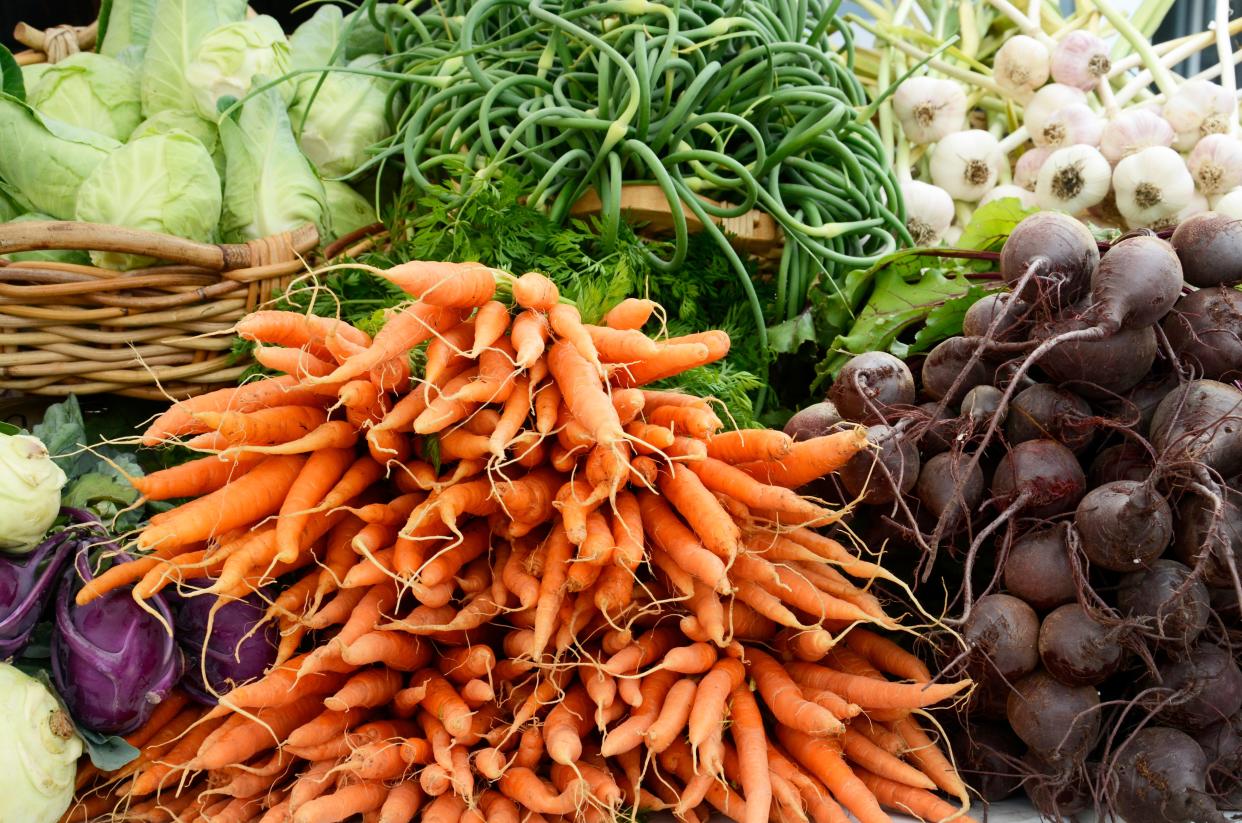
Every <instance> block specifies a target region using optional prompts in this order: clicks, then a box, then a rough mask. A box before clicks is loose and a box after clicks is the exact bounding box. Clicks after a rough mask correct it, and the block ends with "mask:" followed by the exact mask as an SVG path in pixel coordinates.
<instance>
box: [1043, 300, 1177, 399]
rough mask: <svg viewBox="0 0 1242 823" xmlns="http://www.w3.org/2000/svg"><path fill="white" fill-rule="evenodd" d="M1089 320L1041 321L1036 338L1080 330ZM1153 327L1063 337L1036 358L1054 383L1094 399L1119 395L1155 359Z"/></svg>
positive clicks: (1143, 374) (1071, 317)
mask: <svg viewBox="0 0 1242 823" xmlns="http://www.w3.org/2000/svg"><path fill="white" fill-rule="evenodd" d="M1091 326H1092V323H1091V322H1090V321H1089V320H1088V319H1086V318H1084V317H1081V316H1078V315H1068V316H1064V317H1060V318H1058V319H1056V320H1053V321H1050V322H1048V323H1044V324H1041V325H1040V326H1039V328H1038V330H1037V331H1036V335H1037V337H1038V338H1039V339H1041V340H1043V339H1047V338H1049V337H1055V336H1057V335H1060V334H1064V333H1065V332H1072V331H1080V330H1082V329H1087V328H1090V327H1091ZM1156 348H1157V347H1156V329H1155V327H1153V326H1141V327H1139V328H1133V329H1122V330H1120V331H1118V332H1116V333H1114V334H1112V335H1110V336H1108V337H1105V338H1103V339H1100V340H1072V339H1071V340H1063V341H1062V342H1061V343H1059V344H1058V345H1057V346H1056V347H1054V348H1052V349H1051V350H1049V351H1047V352H1045V353H1044V355H1043V356H1042V357H1041V358H1040V359H1039V368H1040V370H1041V371H1042V372H1043V373H1044V374H1045V375H1047V376H1048V379H1049V380H1050V381H1052V382H1053V383H1059V384H1065V385H1067V386H1068V387H1069V388H1072V389H1073V390H1074V391H1075V392H1078V393H1079V394H1081V395H1083V396H1084V397H1089V398H1091V399H1093V400H1101V399H1105V398H1108V397H1112V396H1114V395H1117V394H1122V393H1124V392H1127V391H1129V390H1130V389H1132V388H1134V387H1135V386H1136V385H1138V384H1139V383H1140V382H1141V381H1142V380H1143V378H1145V377H1146V376H1147V375H1148V373H1149V372H1150V371H1151V367H1152V365H1153V364H1154V363H1155V362H1156Z"/></svg>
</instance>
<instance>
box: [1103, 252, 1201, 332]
mask: <svg viewBox="0 0 1242 823" xmlns="http://www.w3.org/2000/svg"><path fill="white" fill-rule="evenodd" d="M1182 283H1183V281H1182V264H1181V261H1179V260H1178V259H1177V254H1176V253H1175V252H1174V251H1173V247H1172V246H1171V245H1169V244H1168V243H1167V242H1165V241H1164V240H1161V239H1160V238H1159V237H1154V236H1151V235H1141V236H1138V237H1127V238H1125V239H1124V240H1120V241H1118V242H1116V243H1114V244H1113V245H1112V248H1110V249H1109V250H1108V253H1107V254H1105V255H1104V257H1103V258H1102V259H1101V260H1100V265H1099V266H1097V267H1096V269H1095V271H1094V272H1093V273H1092V275H1091V296H1092V297H1093V298H1094V299H1095V308H1096V312H1095V314H1096V316H1097V318H1098V320H1099V323H1100V325H1101V326H1104V327H1105V328H1107V329H1109V330H1112V331H1115V330H1117V329H1137V328H1142V327H1143V326H1150V325H1152V324H1153V323H1159V322H1160V320H1161V318H1163V317H1164V316H1165V315H1166V314H1168V313H1169V310H1170V309H1172V308H1173V304H1174V303H1176V302H1177V298H1178V297H1179V296H1180V295H1181V292H1182Z"/></svg>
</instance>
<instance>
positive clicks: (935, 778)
mask: <svg viewBox="0 0 1242 823" xmlns="http://www.w3.org/2000/svg"><path fill="white" fill-rule="evenodd" d="M891 725H892V728H893V731H895V732H896V733H897V734H898V735H899V736H900V738H901V740H902V741H903V742H904V743H905V751H906V752H907V754H909V755H910V759H911V760H913V761H914V763H915V764H916V765H917V766H918V767H919V769H920V770H921V771H922V772H923V774H925V775H927V777H928V778H930V779H931V781H932V783H934V784H935V786H936V788H939V789H940V790H941V791H943V792H947V793H948V794H951V795H953V796H954V797H957V798H959V799H960V800H962V801H963V802H966V801H967V799H968V798H969V796H970V795H969V790H968V789H967V788H966V784H965V783H963V782H962V779H961V778H960V777H959V776H958V774H957V770H956V769H955V768H953V764H952V763H951V762H949V758H947V757H945V755H944V752H942V751H940V748H939V747H938V746H937V745H936V743H935V741H933V740H932V739H931V737H929V736H928V734H927V732H925V731H924V730H923V728H922V727H921V726H920V725H919V723H918V721H917V720H915V718H914V717H913V716H912V715H907V716H906V717H903V718H901V719H899V720H894V721H893V722H892V724H891ZM928 788H931V787H928Z"/></svg>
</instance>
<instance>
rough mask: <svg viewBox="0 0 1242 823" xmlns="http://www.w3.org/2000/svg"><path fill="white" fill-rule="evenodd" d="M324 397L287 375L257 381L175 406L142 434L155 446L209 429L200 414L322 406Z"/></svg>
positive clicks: (145, 442) (220, 390)
mask: <svg viewBox="0 0 1242 823" xmlns="http://www.w3.org/2000/svg"><path fill="white" fill-rule="evenodd" d="M323 404H324V398H323V396H322V395H321V394H318V393H316V392H315V391H314V390H312V389H311V388H309V387H306V386H304V385H302V384H301V382H300V381H299V380H298V378H297V377H295V376H293V375H285V376H282V377H270V378H267V379H264V380H256V381H253V382H251V383H247V384H245V385H243V386H238V387H236V388H226V389H217V390H216V391H213V392H208V393H207V394H202V395H199V396H198V397H192V398H190V399H189V400H182V401H180V402H178V403H176V404H175V405H174V406H173V407H172V408H170V409H169V410H168V411H166V412H164V413H163V414H161V415H160V416H159V417H158V418H156V420H155V422H154V423H152V424H151V425H150V426H149V427H147V430H146V431H145V432H144V433H143V435H142V444H143V445H144V446H155V445H158V444H159V443H162V442H164V441H165V440H167V439H169V438H170V437H175V436H177V435H182V434H196V433H198V432H203V431H207V427H206V426H205V425H203V424H202V423H201V422H199V421H197V420H195V418H194V415H195V414H196V413H197V412H204V411H216V412H224V411H235V412H250V411H256V410H258V409H266V408H270V407H272V406H322V405H323Z"/></svg>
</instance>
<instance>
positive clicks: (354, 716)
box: [285, 708, 367, 747]
mask: <svg viewBox="0 0 1242 823" xmlns="http://www.w3.org/2000/svg"><path fill="white" fill-rule="evenodd" d="M366 717H367V711H366V710H365V709H360V708H353V709H346V710H345V711H343V712H337V711H332V710H331V709H325V710H324V711H323V712H321V713H320V714H317V715H315V717H313V718H312V719H311V720H309V721H307V722H306V723H303V724H302V725H301V726H298V727H297V728H296V729H294V730H293V731H291V732H289V739H288V740H286V741H285V742H286V743H288V744H289V745H290V746H299V747H305V746H317V745H319V744H320V743H327V742H328V741H329V740H332V739H333V738H335V737H338V736H340V735H343V734H344V733H345V732H347V731H349V730H350V729H351V728H353V727H354V726H357V725H358V724H359V723H361V722H362V721H363V720H365V719H366Z"/></svg>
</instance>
